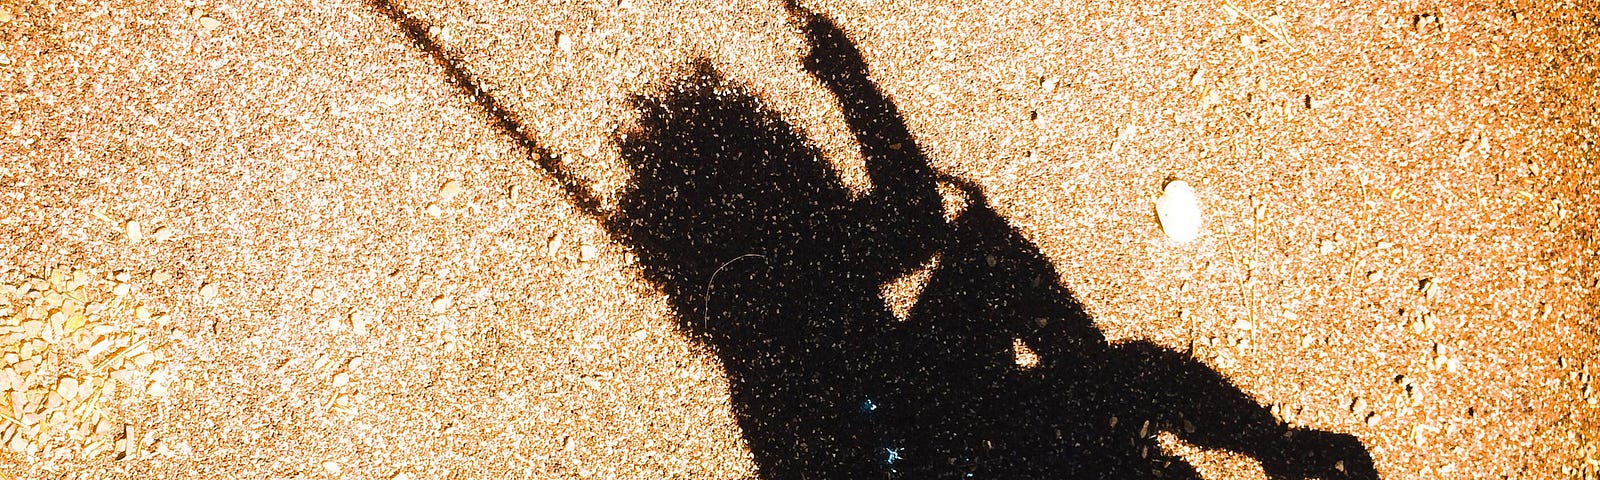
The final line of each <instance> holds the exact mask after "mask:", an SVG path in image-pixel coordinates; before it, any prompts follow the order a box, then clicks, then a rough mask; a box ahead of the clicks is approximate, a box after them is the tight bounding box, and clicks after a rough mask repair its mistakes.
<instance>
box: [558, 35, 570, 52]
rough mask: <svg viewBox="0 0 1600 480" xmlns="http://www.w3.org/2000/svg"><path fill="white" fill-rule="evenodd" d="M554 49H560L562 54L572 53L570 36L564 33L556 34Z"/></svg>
mask: <svg viewBox="0 0 1600 480" xmlns="http://www.w3.org/2000/svg"><path fill="white" fill-rule="evenodd" d="M556 48H559V49H561V51H563V52H570V51H572V35H568V34H567V33H566V32H556Z"/></svg>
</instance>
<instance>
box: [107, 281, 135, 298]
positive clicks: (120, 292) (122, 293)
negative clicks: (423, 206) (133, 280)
mask: <svg viewBox="0 0 1600 480" xmlns="http://www.w3.org/2000/svg"><path fill="white" fill-rule="evenodd" d="M130 288H131V287H129V286H128V284H126V283H118V284H116V285H115V286H112V287H111V294H112V295H116V296H118V297H126V296H128V293H129V290H130Z"/></svg>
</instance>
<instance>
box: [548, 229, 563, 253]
mask: <svg viewBox="0 0 1600 480" xmlns="http://www.w3.org/2000/svg"><path fill="white" fill-rule="evenodd" d="M564 236H565V235H564V233H563V232H556V235H555V236H554V237H551V238H550V243H546V244H545V246H544V255H545V256H546V257H550V258H556V256H557V255H559V254H560V253H561V240H562V237H564Z"/></svg>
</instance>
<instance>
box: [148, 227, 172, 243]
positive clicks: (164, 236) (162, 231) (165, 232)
mask: <svg viewBox="0 0 1600 480" xmlns="http://www.w3.org/2000/svg"><path fill="white" fill-rule="evenodd" d="M150 238H151V239H152V240H155V241H157V242H165V241H167V240H172V229H170V228H167V227H156V231H154V232H150Z"/></svg>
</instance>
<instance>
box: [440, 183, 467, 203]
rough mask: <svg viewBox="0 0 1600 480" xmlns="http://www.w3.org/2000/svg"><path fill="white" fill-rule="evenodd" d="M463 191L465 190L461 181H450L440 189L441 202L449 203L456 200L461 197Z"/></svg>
mask: <svg viewBox="0 0 1600 480" xmlns="http://www.w3.org/2000/svg"><path fill="white" fill-rule="evenodd" d="M462 191H463V189H462V187H461V181H460V180H450V181H447V182H444V185H441V186H440V187H439V201H440V202H449V201H451V200H454V199H455V198H456V196H457V195H461V192H462Z"/></svg>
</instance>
